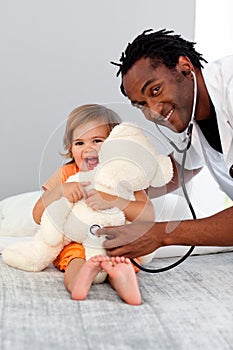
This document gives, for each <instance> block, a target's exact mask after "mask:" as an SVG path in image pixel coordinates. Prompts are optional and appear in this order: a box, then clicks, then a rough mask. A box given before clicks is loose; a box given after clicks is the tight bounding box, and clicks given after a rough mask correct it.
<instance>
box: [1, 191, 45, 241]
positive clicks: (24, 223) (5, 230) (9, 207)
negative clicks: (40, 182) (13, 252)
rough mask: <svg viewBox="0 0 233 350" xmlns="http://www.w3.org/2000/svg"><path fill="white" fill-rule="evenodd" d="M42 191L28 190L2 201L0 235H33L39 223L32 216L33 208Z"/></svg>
mask: <svg viewBox="0 0 233 350" xmlns="http://www.w3.org/2000/svg"><path fill="white" fill-rule="evenodd" d="M40 196H41V191H35V192H27V193H22V194H18V195H15V196H12V197H8V198H6V199H3V200H2V201H0V237H2V236H11V237H23V236H33V235H34V234H35V233H36V230H37V229H38V227H39V225H37V224H36V223H35V222H34V220H33V217H32V209H33V207H34V205H35V203H36V201H37V200H38V199H39V197H40Z"/></svg>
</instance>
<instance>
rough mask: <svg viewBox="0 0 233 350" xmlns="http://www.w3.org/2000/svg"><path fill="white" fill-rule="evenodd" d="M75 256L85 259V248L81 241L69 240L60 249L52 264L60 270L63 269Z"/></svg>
mask: <svg viewBox="0 0 233 350" xmlns="http://www.w3.org/2000/svg"><path fill="white" fill-rule="evenodd" d="M75 258H79V259H84V260H85V259H86V255H85V249H84V247H83V245H82V244H81V243H76V242H71V243H69V244H67V245H66V246H65V247H64V248H63V249H62V251H61V252H60V254H59V255H58V256H57V258H56V259H55V260H54V262H53V264H54V266H55V267H57V268H58V269H59V270H60V271H65V270H66V268H67V266H68V265H69V263H70V262H71V260H73V259H75Z"/></svg>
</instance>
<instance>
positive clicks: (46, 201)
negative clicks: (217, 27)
mask: <svg viewBox="0 0 233 350" xmlns="http://www.w3.org/2000/svg"><path fill="white" fill-rule="evenodd" d="M88 184H89V183H82V184H80V183H78V182H69V183H64V184H60V185H57V186H56V187H54V188H53V189H52V190H50V191H49V190H46V191H45V192H44V193H43V195H42V196H41V197H40V198H39V200H38V201H37V202H36V204H35V206H34V208H33V218H34V221H35V222H36V223H37V224H40V221H41V217H42V214H43V212H44V210H45V208H47V207H48V206H49V205H50V204H51V203H53V202H54V201H56V200H58V199H60V198H61V197H66V198H67V199H68V201H69V202H71V203H75V202H77V201H78V200H80V199H82V198H86V192H85V189H84V187H85V186H86V185H88Z"/></svg>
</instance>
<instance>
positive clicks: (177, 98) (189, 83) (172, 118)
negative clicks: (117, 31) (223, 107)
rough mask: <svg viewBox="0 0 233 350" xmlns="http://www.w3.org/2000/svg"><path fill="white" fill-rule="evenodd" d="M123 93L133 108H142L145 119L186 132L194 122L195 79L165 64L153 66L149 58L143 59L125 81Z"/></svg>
mask: <svg viewBox="0 0 233 350" xmlns="http://www.w3.org/2000/svg"><path fill="white" fill-rule="evenodd" d="M122 83H123V86H124V90H125V92H126V94H127V96H128V98H129V99H130V100H131V103H132V105H133V106H136V107H138V108H140V109H142V112H143V113H144V115H145V117H146V118H147V119H148V120H150V121H152V122H154V123H156V124H160V125H163V126H166V127H168V128H169V129H171V130H173V131H175V132H182V131H184V130H185V129H186V128H187V126H188V123H189V121H190V119H191V113H192V106H193V80H192V79H190V77H186V76H184V75H183V74H182V67H181V66H180V65H179V64H177V66H176V67H175V68H174V69H170V68H168V67H166V66H165V65H164V64H161V65H159V66H158V67H157V68H153V67H152V66H151V61H150V59H149V58H141V59H139V60H138V61H136V62H135V64H134V65H133V66H132V67H131V68H130V69H129V70H128V71H127V73H126V74H125V75H124V76H123V78H122Z"/></svg>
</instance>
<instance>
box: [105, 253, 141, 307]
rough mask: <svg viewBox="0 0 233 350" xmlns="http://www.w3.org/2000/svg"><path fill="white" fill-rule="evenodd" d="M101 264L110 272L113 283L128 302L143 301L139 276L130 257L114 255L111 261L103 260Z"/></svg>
mask: <svg viewBox="0 0 233 350" xmlns="http://www.w3.org/2000/svg"><path fill="white" fill-rule="evenodd" d="M100 266H101V267H102V269H103V270H104V271H106V272H107V273H108V275H109V281H110V283H111V285H112V286H113V288H114V289H115V290H116V292H117V293H118V295H119V296H120V297H121V298H122V299H123V300H124V301H125V302H126V303H128V304H131V305H140V304H141V303H142V299H141V294H140V290H139V286H138V281H137V277H136V274H135V271H134V268H133V266H132V264H131V262H130V260H129V259H128V258H125V257H123V256H121V257H119V256H116V257H112V258H110V260H109V261H101V263H100Z"/></svg>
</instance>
